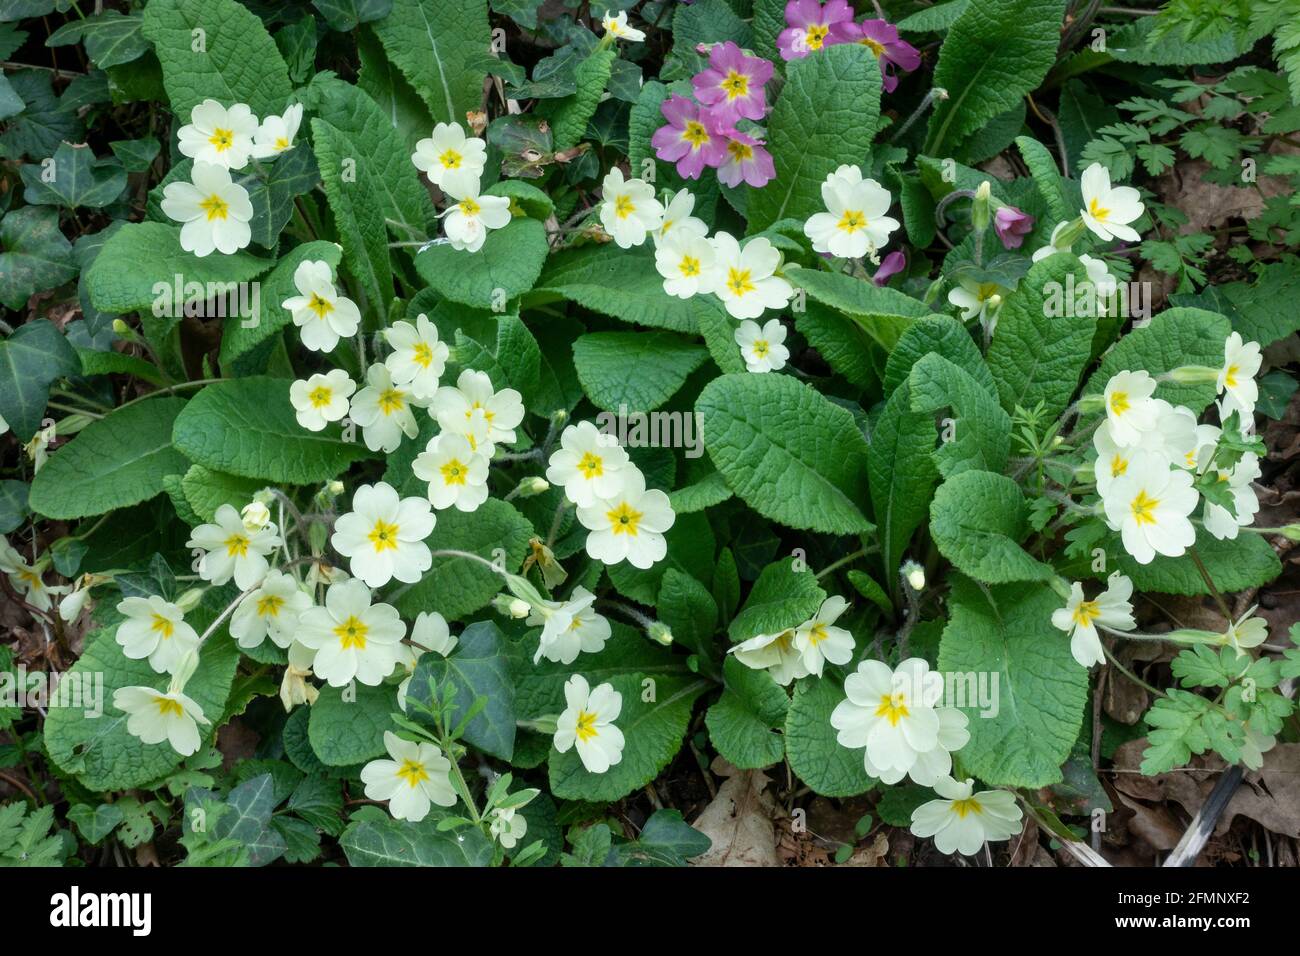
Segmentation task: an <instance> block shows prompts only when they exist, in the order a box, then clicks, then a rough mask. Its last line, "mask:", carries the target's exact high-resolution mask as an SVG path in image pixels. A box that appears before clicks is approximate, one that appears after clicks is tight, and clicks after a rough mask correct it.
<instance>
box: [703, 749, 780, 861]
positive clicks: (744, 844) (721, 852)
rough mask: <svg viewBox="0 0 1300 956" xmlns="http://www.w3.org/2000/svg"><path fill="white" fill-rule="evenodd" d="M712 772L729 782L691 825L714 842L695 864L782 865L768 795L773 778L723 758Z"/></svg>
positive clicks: (715, 762)
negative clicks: (737, 765)
mask: <svg viewBox="0 0 1300 956" xmlns="http://www.w3.org/2000/svg"><path fill="white" fill-rule="evenodd" d="M710 769H711V770H712V771H713V772H714V773H715V774H717V775H718V776H719V777H726V780H725V781H724V782H723V784H722V786H721V787H719V788H718V795H717V796H716V797H715V798H714V799H713V801H712V802H711V803H709V805H708V806H707V807H705V808H704V811H703V812H702V813H701V814H700V815H699V816H698V817H696V819H695V821H694V823H693V824H692V826H694V827H695V829H697V830H699V831H700V832H701V833H703V834H704V835H705V836H707V837H708V838H709V839H710V840H712V841H713V845H712V846H711V847H709V851H708V852H707V853H705V854H704V855H703V856H700V857H697V858H696V859H695V860H694V861H693V862H694V865H695V866H780V865H781V864H780V861H779V860H778V859H777V855H776V831H775V829H774V827H773V826H772V818H773V817H774V816H775V814H776V807H775V804H774V803H773V801H772V797H771V795H770V794H769V793H767V792H766V790H767V785H768V783H770V782H771V779H770V778H769V777H768V776H767V774H765V773H763V771H761V770H737V769H736V768H735V767H733V766H732V765H731V764H729V763H727V762H726V761H725V760H723V759H722V758H721V757H718V758H717V759H716V760H714V761H713V765H712V767H710Z"/></svg>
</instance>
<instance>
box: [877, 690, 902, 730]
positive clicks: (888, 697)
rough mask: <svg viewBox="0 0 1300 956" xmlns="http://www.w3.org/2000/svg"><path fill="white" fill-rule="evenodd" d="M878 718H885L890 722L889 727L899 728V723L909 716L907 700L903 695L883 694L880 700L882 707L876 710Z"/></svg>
mask: <svg viewBox="0 0 1300 956" xmlns="http://www.w3.org/2000/svg"><path fill="white" fill-rule="evenodd" d="M876 716H877V717H884V718H885V719H886V720H888V721H889V726H891V727H897V726H898V722H899V721H900V720H902V719H903V718H904V717H906V716H907V700H906V698H904V697H903V695H902V693H901V692H900V693H897V694H883V695H881V698H880V706H879V707H877V708H876Z"/></svg>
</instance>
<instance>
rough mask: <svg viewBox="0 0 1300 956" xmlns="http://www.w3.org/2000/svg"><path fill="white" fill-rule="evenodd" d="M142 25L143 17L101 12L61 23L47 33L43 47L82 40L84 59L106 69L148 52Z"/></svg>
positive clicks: (135, 14) (108, 11)
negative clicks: (47, 36) (88, 59)
mask: <svg viewBox="0 0 1300 956" xmlns="http://www.w3.org/2000/svg"><path fill="white" fill-rule="evenodd" d="M143 23H144V18H143V17H142V16H141V15H140V14H138V13H128V14H122V13H119V12H118V11H116V10H105V11H103V12H102V13H97V14H92V15H91V16H88V17H86V18H85V19H84V20H73V21H71V22H70V23H65V24H64V25H63V26H61V27H59V28H58V29H57V30H55V31H54V32H53V33H51V34H50V36H49V38H48V39H47V40H46V41H45V45H46V46H50V47H58V46H70V45H71V44H73V43H77V42H80V41H84V42H85V46H86V56H88V57H90V58H91V59H92V60H93V61H94V62H95V65H96V66H97V67H99V68H100V69H101V70H106V69H108V68H109V67H110V66H119V65H121V64H123V63H130V62H131V61H132V60H137V59H139V58H140V57H141V56H143V55H144V54H145V53H146V52H147V51H148V49H149V41H148V40H147V39H146V38H145V36H144V33H143V31H142V30H141V26H142V25H143Z"/></svg>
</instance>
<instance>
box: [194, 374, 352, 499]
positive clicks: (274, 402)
mask: <svg viewBox="0 0 1300 956" xmlns="http://www.w3.org/2000/svg"><path fill="white" fill-rule="evenodd" d="M340 436H341V433H340V430H339V428H338V426H337V425H332V426H329V427H327V428H326V429H325V430H324V431H319V432H309V431H307V430H306V429H305V428H303V427H302V426H301V425H299V424H298V421H297V419H296V418H295V417H294V411H293V406H292V405H291V404H290V402H289V381H288V380H287V379H273V378H262V377H256V376H254V377H250V378H241V379H230V380H226V381H221V382H215V383H213V384H211V385H207V386H205V387H204V388H203V389H202V390H201V391H200V392H199V393H198V394H197V395H195V396H194V398H192V399H191V400H190V402H189V404H188V405H186V406H185V409H184V410H183V411H182V412H181V414H180V415H179V416H178V417H177V419H176V425H175V427H174V429H173V431H172V441H173V442H174V443H175V445H176V449H177V451H179V452H181V453H182V454H183V455H185V456H186V457H187V458H189V459H190V460H191V461H193V462H195V463H196V464H200V465H203V466H204V467H206V468H210V469H212V470H213V471H224V472H227V473H229V474H232V475H239V476H241V477H244V478H258V479H263V480H265V481H268V482H284V483H286V484H291V485H307V484H315V483H318V482H323V481H329V480H330V479H331V478H333V477H335V476H336V475H338V474H339V472H341V471H343V470H344V469H345V468H347V467H348V465H350V464H351V463H352V462H354V461H358V460H360V459H362V458H369V457H371V453H370V452H369V451H367V450H366V446H365V445H364V444H362V443H361V442H359V441H356V442H348V441H344V440H343V439H342V437H340Z"/></svg>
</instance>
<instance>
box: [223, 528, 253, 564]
mask: <svg viewBox="0 0 1300 956" xmlns="http://www.w3.org/2000/svg"><path fill="white" fill-rule="evenodd" d="M224 544H225V546H226V556H227V557H230V558H246V557H248V538H247V537H246V536H244V535H242V534H232V535H231V536H230V537H229V538H227V539H226V540H225V542H224Z"/></svg>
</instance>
